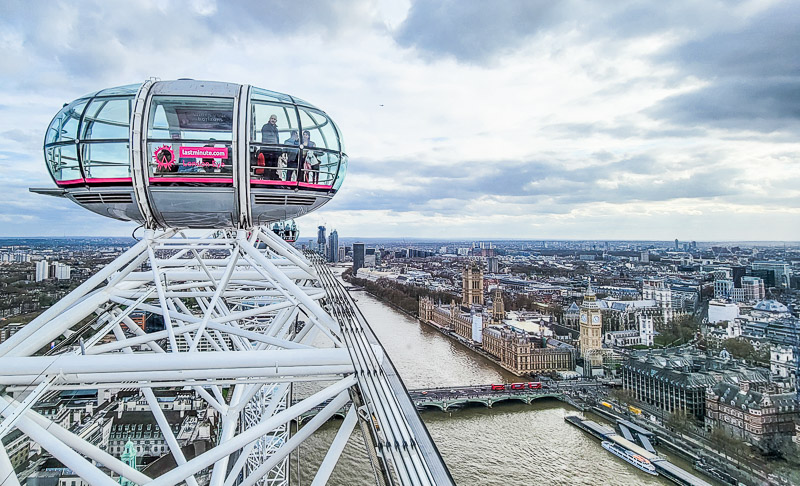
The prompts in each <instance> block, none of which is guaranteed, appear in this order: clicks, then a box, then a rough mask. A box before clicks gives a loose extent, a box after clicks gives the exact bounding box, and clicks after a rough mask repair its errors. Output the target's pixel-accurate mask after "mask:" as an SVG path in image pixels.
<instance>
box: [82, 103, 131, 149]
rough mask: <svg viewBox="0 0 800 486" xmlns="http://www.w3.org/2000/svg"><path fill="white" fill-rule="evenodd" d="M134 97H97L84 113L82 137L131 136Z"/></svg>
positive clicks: (118, 137) (92, 138) (106, 138)
mask: <svg viewBox="0 0 800 486" xmlns="http://www.w3.org/2000/svg"><path fill="white" fill-rule="evenodd" d="M131 104H132V98H96V99H94V100H92V102H91V103H90V104H89V106H88V107H87V108H86V113H84V115H83V124H82V125H81V139H83V140H103V139H105V140H113V139H117V140H127V139H128V138H129V137H130V120H131Z"/></svg>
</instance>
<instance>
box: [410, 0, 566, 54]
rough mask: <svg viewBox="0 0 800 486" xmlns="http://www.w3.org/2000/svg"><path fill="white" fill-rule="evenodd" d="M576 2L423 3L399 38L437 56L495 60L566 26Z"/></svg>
mask: <svg viewBox="0 0 800 486" xmlns="http://www.w3.org/2000/svg"><path fill="white" fill-rule="evenodd" d="M569 3H571V2H550V1H545V0H536V1H524V0H512V1H505V2H483V1H480V0H468V1H455V0H451V1H444V2H437V1H434V0H422V1H418V2H415V3H414V4H413V5H412V6H411V10H410V11H409V14H408V17H407V18H406V20H405V21H404V22H403V24H401V25H400V27H399V28H398V30H397V32H396V34H395V39H396V41H397V42H398V43H399V44H401V45H404V46H415V47H417V48H419V49H420V50H421V51H422V52H425V53H428V54H433V55H441V54H444V55H449V56H453V57H455V58H457V59H459V60H464V61H468V62H481V63H483V62H487V61H491V59H493V58H494V57H496V56H497V55H498V54H500V53H503V52H505V51H509V50H512V49H515V48H517V47H518V46H519V45H520V44H521V43H522V42H523V41H524V40H525V39H527V38H529V37H530V36H532V35H534V34H536V33H537V32H539V31H541V30H544V29H546V28H548V27H550V26H551V25H552V24H553V23H558V22H561V21H563V19H564V16H565V12H566V11H568V10H569Z"/></svg>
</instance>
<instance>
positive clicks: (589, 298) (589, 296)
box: [583, 277, 597, 303]
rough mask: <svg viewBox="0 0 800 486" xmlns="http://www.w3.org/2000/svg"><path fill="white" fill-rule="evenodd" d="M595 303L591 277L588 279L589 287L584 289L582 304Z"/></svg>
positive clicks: (595, 298)
mask: <svg viewBox="0 0 800 486" xmlns="http://www.w3.org/2000/svg"><path fill="white" fill-rule="evenodd" d="M595 301H597V297H596V295H595V293H594V290H592V277H589V286H588V288H587V289H586V293H585V294H583V302H584V303H586V302H595Z"/></svg>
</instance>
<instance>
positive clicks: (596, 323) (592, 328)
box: [579, 283, 603, 368]
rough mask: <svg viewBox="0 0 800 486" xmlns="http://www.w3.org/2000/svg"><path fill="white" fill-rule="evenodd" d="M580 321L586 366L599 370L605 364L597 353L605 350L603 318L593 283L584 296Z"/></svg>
mask: <svg viewBox="0 0 800 486" xmlns="http://www.w3.org/2000/svg"><path fill="white" fill-rule="evenodd" d="M580 321H581V322H580V341H579V342H580V344H579V351H580V353H581V356H582V357H583V359H584V362H585V363H586V365H585V366H586V367H587V368H589V367H590V366H591V367H592V368H599V367H601V366H602V364H603V360H602V356H601V355H599V354H598V353H597V352H598V351H601V350H602V349H603V316H602V313H601V312H600V306H599V305H598V304H597V296H596V295H595V293H594V291H593V290H592V285H591V283H589V288H588V290H587V291H586V294H584V296H583V304H582V305H581V311H580Z"/></svg>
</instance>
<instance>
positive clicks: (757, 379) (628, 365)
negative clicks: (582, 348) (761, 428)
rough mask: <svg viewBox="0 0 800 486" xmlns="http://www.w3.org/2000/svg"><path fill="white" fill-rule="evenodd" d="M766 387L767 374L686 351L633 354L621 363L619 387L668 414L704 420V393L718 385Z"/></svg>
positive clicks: (752, 368)
mask: <svg viewBox="0 0 800 486" xmlns="http://www.w3.org/2000/svg"><path fill="white" fill-rule="evenodd" d="M723 381H724V382H726V383H731V384H735V383H744V382H748V383H750V384H751V386H754V387H755V386H766V385H767V384H768V383H769V381H770V378H769V372H768V371H767V370H766V369H763V368H755V367H750V366H745V365H744V364H742V363H741V362H739V361H736V360H731V359H724V358H716V357H710V356H706V355H705V354H699V353H692V352H689V351H678V350H668V351H663V352H660V353H656V352H653V351H649V352H648V353H647V354H634V355H632V356H630V357H629V358H628V359H627V360H626V361H625V362H624V363H623V364H622V387H623V389H625V390H628V391H630V392H631V393H632V394H633V395H634V397H635V398H636V399H637V400H639V401H641V402H644V403H647V404H648V405H651V406H653V407H656V408H659V409H661V410H664V411H665V412H667V413H685V414H687V415H689V416H694V417H695V418H696V419H697V420H703V419H704V417H705V415H706V390H707V389H708V388H709V387H710V386H715V385H716V384H717V383H720V382H723Z"/></svg>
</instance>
